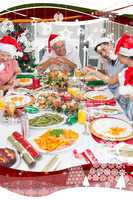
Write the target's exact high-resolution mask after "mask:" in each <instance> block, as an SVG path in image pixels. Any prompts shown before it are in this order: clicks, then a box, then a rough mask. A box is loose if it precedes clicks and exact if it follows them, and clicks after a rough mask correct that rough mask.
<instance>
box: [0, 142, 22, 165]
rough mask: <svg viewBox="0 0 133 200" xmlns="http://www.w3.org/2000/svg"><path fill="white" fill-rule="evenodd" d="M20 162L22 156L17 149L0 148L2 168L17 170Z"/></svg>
mask: <svg viewBox="0 0 133 200" xmlns="http://www.w3.org/2000/svg"><path fill="white" fill-rule="evenodd" d="M20 161H21V159H20V156H19V154H18V153H17V151H16V150H15V149H13V148H9V147H1V146H0V166H1V167H8V168H16V167H18V165H19V164H20Z"/></svg>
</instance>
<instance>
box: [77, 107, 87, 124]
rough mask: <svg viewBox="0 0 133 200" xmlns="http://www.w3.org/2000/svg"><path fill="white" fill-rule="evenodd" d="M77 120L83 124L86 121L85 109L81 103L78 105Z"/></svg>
mask: <svg viewBox="0 0 133 200" xmlns="http://www.w3.org/2000/svg"><path fill="white" fill-rule="evenodd" d="M78 122H79V123H80V124H83V125H85V124H86V122H87V109H86V107H85V105H84V104H83V103H81V104H80V105H79V110H78Z"/></svg>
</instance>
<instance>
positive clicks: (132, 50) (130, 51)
mask: <svg viewBox="0 0 133 200" xmlns="http://www.w3.org/2000/svg"><path fill="white" fill-rule="evenodd" d="M128 57H133V48H132V49H129V50H128Z"/></svg>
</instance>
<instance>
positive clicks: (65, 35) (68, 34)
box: [60, 27, 72, 40]
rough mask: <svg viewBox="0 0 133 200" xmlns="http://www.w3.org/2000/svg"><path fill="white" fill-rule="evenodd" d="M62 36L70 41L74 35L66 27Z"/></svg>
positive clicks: (61, 33)
mask: <svg viewBox="0 0 133 200" xmlns="http://www.w3.org/2000/svg"><path fill="white" fill-rule="evenodd" d="M60 35H61V36H62V37H63V38H67V39H68V40H70V38H71V35H72V31H70V30H68V28H67V27H65V29H64V30H63V31H61V32H60Z"/></svg>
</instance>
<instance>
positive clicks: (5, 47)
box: [0, 43, 16, 56]
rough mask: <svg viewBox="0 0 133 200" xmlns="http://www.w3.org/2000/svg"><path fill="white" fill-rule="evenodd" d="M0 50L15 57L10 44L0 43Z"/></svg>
mask: <svg viewBox="0 0 133 200" xmlns="http://www.w3.org/2000/svg"><path fill="white" fill-rule="evenodd" d="M0 50H1V51H5V52H8V53H9V54H10V55H11V56H15V55H16V47H15V46H14V45H11V44H5V43H0Z"/></svg>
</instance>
